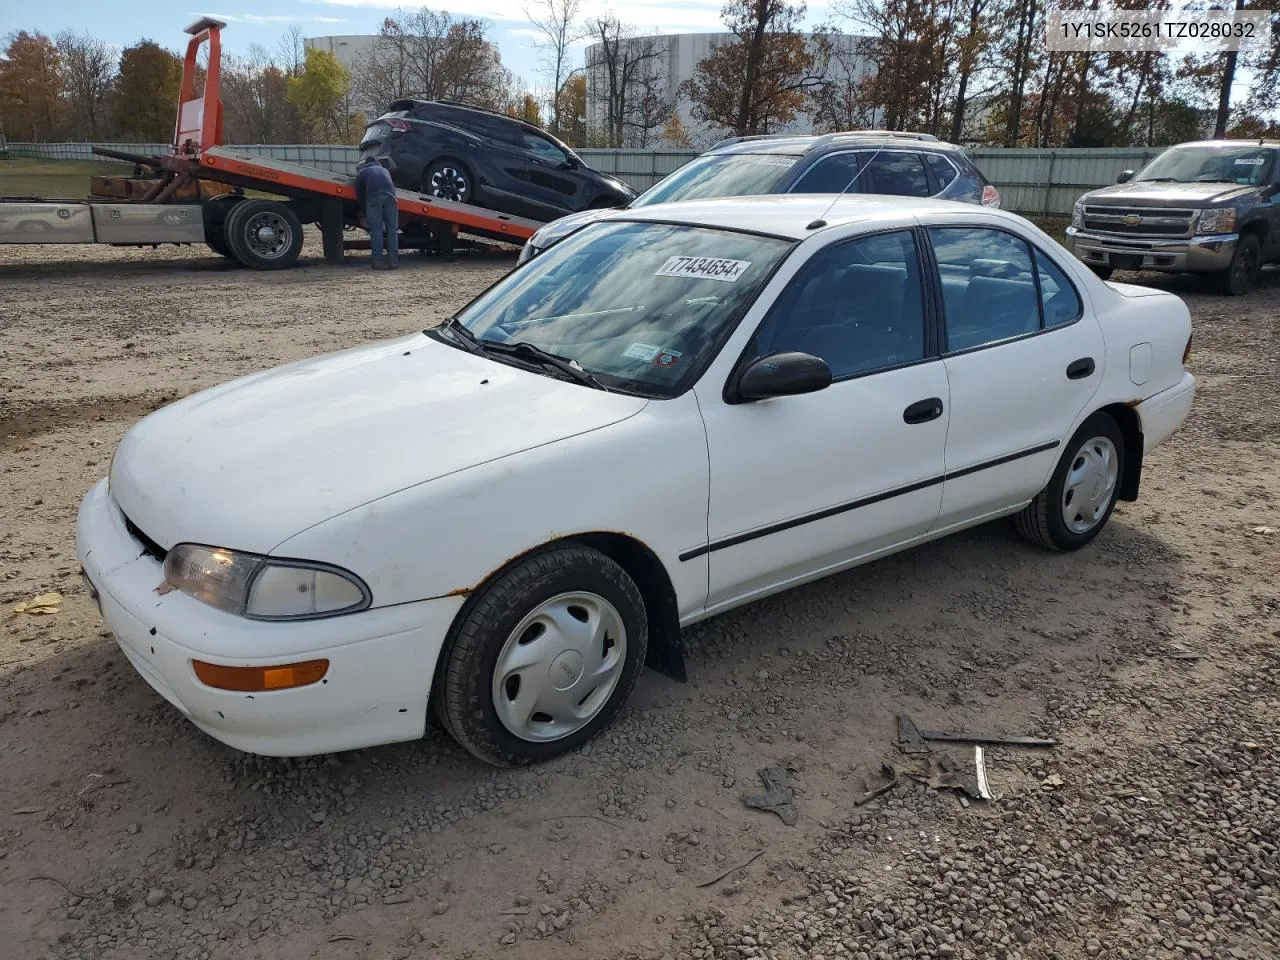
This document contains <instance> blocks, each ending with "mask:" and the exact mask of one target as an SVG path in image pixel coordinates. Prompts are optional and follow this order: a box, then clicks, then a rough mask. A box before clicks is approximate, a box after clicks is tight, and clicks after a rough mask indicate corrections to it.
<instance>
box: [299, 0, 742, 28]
mask: <svg viewBox="0 0 1280 960" xmlns="http://www.w3.org/2000/svg"><path fill="white" fill-rule="evenodd" d="M299 2H301V3H306V4H311V5H321V6H331V7H362V8H366V9H371V10H395V9H397V8H399V7H410V8H411V7H413V6H414V5H415V4H414V3H413V2H412V0H400V2H397V0H299ZM428 6H430V8H431V9H433V10H447V11H449V12H450V13H452V14H455V15H458V16H471V17H484V18H486V19H489V20H501V21H506V22H508V23H528V22H529V20H528V17H526V16H525V9H526V7H529V8H533V7H534V6H535V4H534V3H528V2H526V0H476V2H466V0H436V2H430V3H428ZM722 6H723V3H722V0H628V2H627V3H626V4H625V5H623V4H618V3H612V2H608V0H588V2H587V3H585V4H584V5H583V10H582V16H583V18H584V19H588V18H590V17H594V16H600V15H602V14H605V13H614V14H615V15H616V16H617V17H618V18H619V19H620V20H621V21H622V22H623V23H626V24H628V25H630V26H633V27H636V28H638V29H641V30H652V31H655V32H658V31H660V32H662V33H682V32H690V33H693V32H704V31H720V30H723V29H724V22H723V21H722V20H721V19H720V10H721V8H722ZM511 32H514V31H511Z"/></svg>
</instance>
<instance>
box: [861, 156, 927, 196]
mask: <svg viewBox="0 0 1280 960" xmlns="http://www.w3.org/2000/svg"><path fill="white" fill-rule="evenodd" d="M862 162H863V165H864V166H865V167H866V169H865V170H864V171H863V173H862V176H861V177H859V178H858V183H859V185H860V186H861V187H862V192H863V193H883V194H890V195H892V196H898V197H927V196H929V194H930V190H929V175H928V174H927V173H925V170H924V161H923V160H921V159H920V154H918V153H904V152H902V151H900V150H873V151H869V152H867V153H865V154H863V161H862Z"/></svg>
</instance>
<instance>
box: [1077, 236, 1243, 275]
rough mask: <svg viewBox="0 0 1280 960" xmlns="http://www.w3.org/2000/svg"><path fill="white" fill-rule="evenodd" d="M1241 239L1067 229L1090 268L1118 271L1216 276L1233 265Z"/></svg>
mask: <svg viewBox="0 0 1280 960" xmlns="http://www.w3.org/2000/svg"><path fill="white" fill-rule="evenodd" d="M1239 240H1240V235H1239V234H1238V233H1221V234H1214V235H1212V236H1201V237H1182V238H1179V239H1176V240H1139V239H1136V238H1130V237H1120V236H1111V235H1109V234H1100V233H1088V232H1086V231H1084V230H1082V229H1080V228H1079V227H1067V247H1068V248H1069V249H1070V250H1071V252H1072V253H1074V254H1075V255H1076V257H1077V258H1079V259H1080V260H1082V261H1084V262H1085V263H1087V264H1089V265H1090V266H1095V267H1112V268H1114V269H1117V270H1163V271H1166V272H1169V273H1180V272H1182V271H1190V272H1192V273H1216V272H1218V271H1220V270H1225V269H1227V267H1228V266H1229V265H1230V263H1231V258H1232V257H1233V256H1234V255H1235V252H1236V244H1237V243H1238V242H1239ZM1135 258H1140V259H1135Z"/></svg>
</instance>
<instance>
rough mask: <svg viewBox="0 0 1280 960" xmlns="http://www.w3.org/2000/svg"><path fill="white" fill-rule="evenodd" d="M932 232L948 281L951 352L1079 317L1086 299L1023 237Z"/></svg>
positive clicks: (971, 230)
mask: <svg viewBox="0 0 1280 960" xmlns="http://www.w3.org/2000/svg"><path fill="white" fill-rule="evenodd" d="M928 232H929V241H930V243H931V244H932V245H933V252H934V259H935V260H936V261H937V263H938V274H939V278H940V279H941V281H942V304H943V313H944V317H945V321H946V330H947V334H946V336H947V350H948V351H951V352H954V351H957V350H968V349H971V348H973V347H980V346H983V345H985V344H989V343H999V342H1000V341H1001V340H1008V339H1010V338H1011V337H1019V336H1022V335H1023V334H1027V333H1035V332H1036V331H1038V330H1042V329H1047V328H1050V327H1056V326H1062V325H1064V324H1068V323H1071V322H1073V321H1074V320H1076V319H1078V318H1079V316H1080V313H1081V310H1082V305H1081V303H1080V295H1079V294H1078V293H1077V292H1076V289H1075V287H1074V286H1072V284H1071V281H1070V280H1068V279H1067V276H1066V274H1065V273H1063V271H1062V269H1061V268H1060V267H1058V266H1057V264H1055V263H1054V262H1053V261H1052V260H1050V259H1049V258H1048V257H1047V256H1046V255H1045V254H1043V253H1042V252H1041V251H1039V250H1037V249H1034V248H1033V247H1032V246H1031V245H1030V244H1028V243H1027V242H1026V241H1025V240H1023V239H1021V238H1020V237H1016V236H1014V235H1013V234H1011V233H1006V232H1005V231H1003V230H995V229H991V228H985V227H930V228H929V231H928ZM1037 287H1038V288H1039V290H1038V291H1037Z"/></svg>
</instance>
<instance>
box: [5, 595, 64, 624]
mask: <svg viewBox="0 0 1280 960" xmlns="http://www.w3.org/2000/svg"><path fill="white" fill-rule="evenodd" d="M61 604H62V594H60V593H58V592H57V591H56V590H53V591H50V592H49V593H42V594H40V596H38V597H32V598H31V599H30V600H28V601H27V602H26V603H19V604H17V605H16V606H15V607H14V608H13V612H14V613H27V614H30V615H31V616H33V617H35V616H47V615H49V614H51V613H57V612H58V608H59V606H61Z"/></svg>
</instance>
